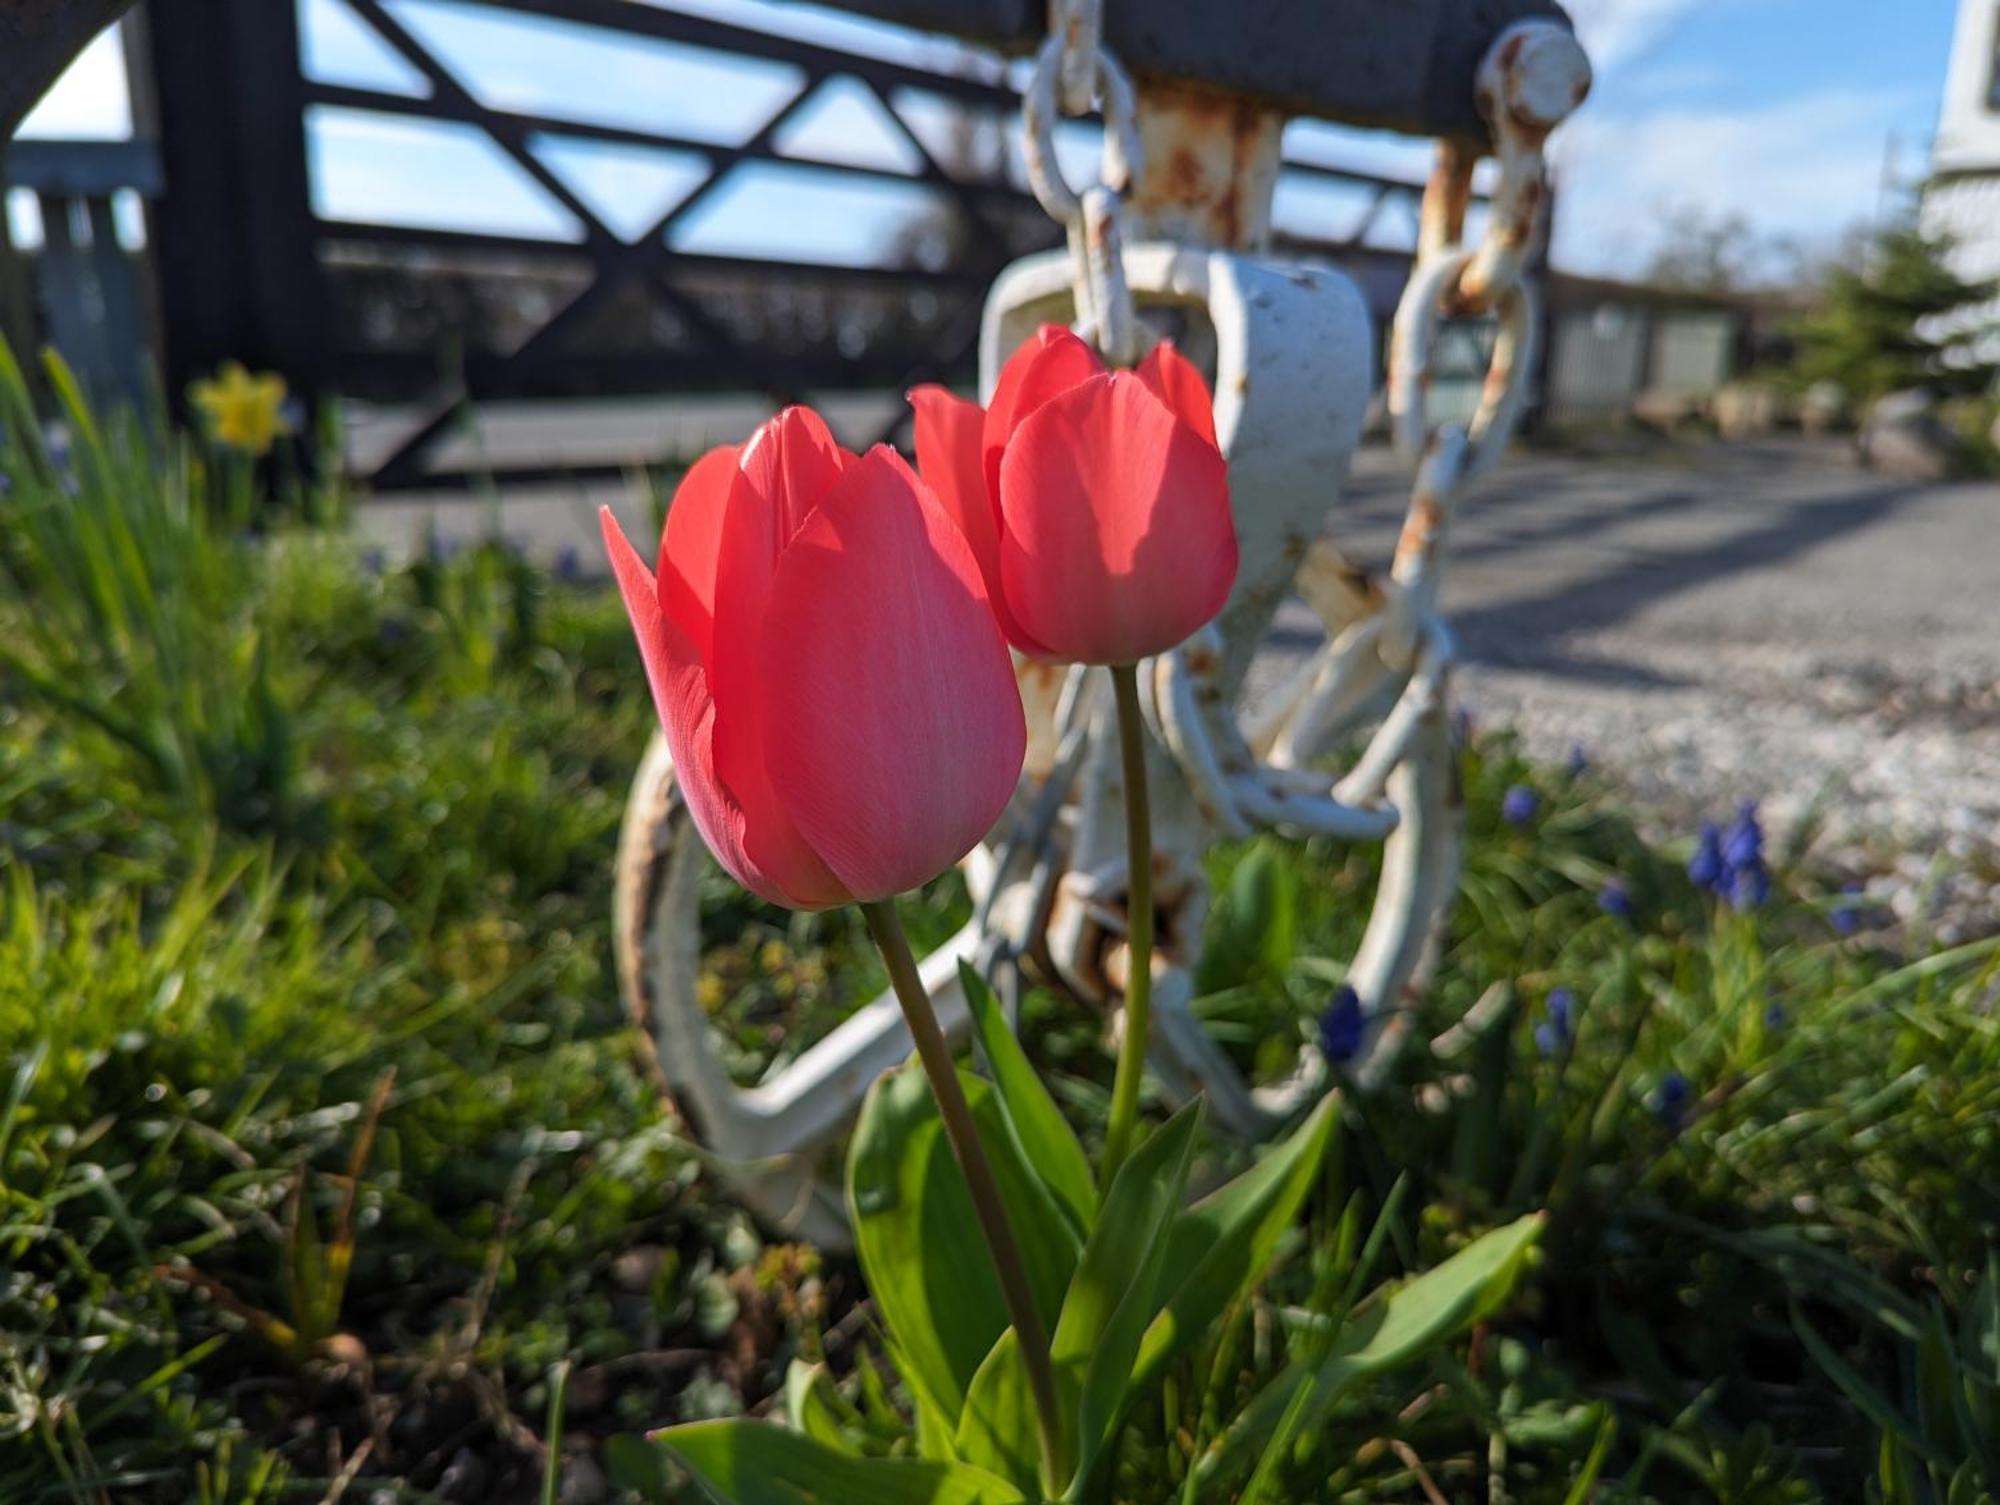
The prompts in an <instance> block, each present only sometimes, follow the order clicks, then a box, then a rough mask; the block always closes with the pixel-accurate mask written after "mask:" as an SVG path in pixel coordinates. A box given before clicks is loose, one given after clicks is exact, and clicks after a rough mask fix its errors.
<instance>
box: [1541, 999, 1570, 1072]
mask: <svg viewBox="0 0 2000 1505" xmlns="http://www.w3.org/2000/svg"><path fill="white" fill-rule="evenodd" d="M1542 1009H1543V1012H1544V1018H1543V1019H1542V1021H1541V1023H1539V1024H1537V1025H1536V1026H1535V1046H1536V1048H1537V1049H1538V1050H1540V1051H1541V1053H1542V1054H1543V1055H1545V1056H1552V1055H1554V1054H1555V1053H1556V1052H1557V1051H1559V1050H1561V1049H1562V1048H1563V1047H1564V1046H1565V1045H1567V1044H1569V1041H1570V1031H1571V1028H1572V1026H1573V1024H1574V1021H1575V1018H1576V994H1574V993H1572V992H1571V991H1570V990H1569V989H1568V988H1554V989H1551V990H1550V992H1549V996H1548V997H1547V999H1545V1000H1544V1001H1543V1003H1542Z"/></svg>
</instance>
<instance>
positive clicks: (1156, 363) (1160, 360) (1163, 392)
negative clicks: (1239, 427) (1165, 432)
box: [1134, 340, 1215, 444]
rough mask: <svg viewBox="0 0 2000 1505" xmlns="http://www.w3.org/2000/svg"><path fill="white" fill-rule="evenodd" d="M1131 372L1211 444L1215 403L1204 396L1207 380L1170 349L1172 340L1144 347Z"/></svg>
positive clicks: (1176, 352) (1212, 440)
mask: <svg viewBox="0 0 2000 1505" xmlns="http://www.w3.org/2000/svg"><path fill="white" fill-rule="evenodd" d="M1134 374H1135V375H1137V376H1138V378H1139V380H1140V381H1142V382H1144V383H1145V384H1146V385H1147V386H1149V387H1151V388H1152V389H1153V392H1154V394H1155V395H1156V396H1157V397H1158V398H1159V399H1160V401H1161V402H1164V403H1165V404H1166V405H1167V407H1168V408H1170V409H1171V410H1172V411H1173V413H1174V414H1175V416H1176V417H1178V418H1179V419H1180V421H1181V422H1182V423H1185V424H1186V425H1187V426H1188V427H1189V428H1191V429H1193V430H1194V431H1195V432H1196V433H1197V434H1199V435H1201V437H1202V438H1204V439H1206V440H1207V441H1208V442H1209V443H1210V444H1214V443H1215V403H1214V401H1213V400H1212V399H1211V398H1210V397H1209V395H1208V383H1207V382H1205V381H1203V380H1202V379H1201V373H1200V372H1199V371H1197V370H1196V369H1195V367H1194V363H1193V362H1192V361H1190V360H1189V359H1188V358H1187V357H1186V356H1184V355H1182V354H1181V353H1180V351H1178V350H1176V349H1174V347H1173V343H1172V341H1170V340H1162V341H1160V343H1159V344H1157V345H1155V346H1154V347H1153V348H1152V349H1151V350H1148V351H1147V352H1146V358H1145V359H1144V360H1142V361H1140V362H1139V364H1138V366H1137V367H1136V368H1135V369H1134Z"/></svg>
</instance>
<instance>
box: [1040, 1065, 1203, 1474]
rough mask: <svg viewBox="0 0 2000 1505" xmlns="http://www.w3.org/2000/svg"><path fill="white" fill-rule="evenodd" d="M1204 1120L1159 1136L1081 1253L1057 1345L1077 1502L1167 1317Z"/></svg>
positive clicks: (1124, 1179) (1190, 1114) (1184, 1121)
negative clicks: (1169, 1264)
mask: <svg viewBox="0 0 2000 1505" xmlns="http://www.w3.org/2000/svg"><path fill="white" fill-rule="evenodd" d="M1200 1120H1201V1102H1200V1099H1196V1100H1195V1101H1194V1102H1192V1103H1190V1104H1189V1105H1188V1106H1187V1107H1185V1108H1183V1109H1182V1110H1181V1111H1180V1112H1179V1113H1176V1114H1175V1115H1174V1116H1173V1117H1172V1118H1171V1119H1169V1120H1168V1121H1167V1122H1166V1124H1164V1125H1163V1126H1162V1127H1161V1128H1159V1129H1158V1130H1156V1131H1155V1132H1154V1134H1153V1135H1152V1137H1151V1138H1149V1139H1148V1140H1147V1141H1146V1142H1145V1143H1144V1144H1142V1145H1141V1146H1140V1147H1139V1148H1138V1150H1136V1151H1135V1152H1134V1153H1133V1155H1132V1158H1131V1159H1129V1160H1127V1161H1126V1162H1125V1164H1124V1165H1123V1166H1122V1167H1120V1168H1119V1171H1118V1175H1117V1177H1116V1178H1115V1179H1114V1180H1113V1181H1112V1183H1111V1186H1110V1188H1109V1189H1108V1190H1107V1191H1106V1192H1105V1195H1104V1205H1103V1207H1102V1209H1101V1210H1100V1212H1099V1214H1098V1219H1097V1227H1096V1229H1095V1231H1093V1232H1092V1234H1091V1236H1090V1242H1089V1243H1088V1244H1086V1245H1085V1246H1084V1249H1083V1258H1082V1259H1081V1260H1079V1261H1078V1263H1077V1267H1076V1278H1075V1279H1074V1280H1072V1281H1071V1282H1070V1287H1069V1294H1068V1295H1067V1296H1066V1297H1065V1298H1064V1300H1063V1308H1062V1320H1061V1321H1060V1322H1058V1323H1057V1324H1056V1333H1055V1338H1054V1339H1053V1341H1052V1342H1051V1343H1050V1350H1051V1356H1052V1357H1053V1358H1054V1360H1055V1366H1056V1376H1057V1383H1058V1384H1059V1385H1062V1386H1064V1387H1068V1386H1070V1385H1072V1384H1073V1385H1075V1387H1076V1393H1077V1395H1078V1402H1077V1408H1076V1418H1077V1435H1076V1439H1075V1445H1076V1459H1077V1461H1076V1473H1075V1476H1074V1478H1072V1479H1071V1481H1070V1489H1069V1493H1070V1495H1071V1496H1072V1497H1073V1496H1075V1495H1076V1493H1077V1492H1078V1491H1079V1490H1080V1489H1082V1488H1083V1486H1084V1485H1085V1484H1086V1483H1087V1482H1088V1479H1089V1476H1090V1472H1091V1469H1092V1468H1093V1467H1094V1466H1095V1464H1096V1462H1097V1459H1098V1455H1099V1454H1100V1453H1101V1452H1102V1451H1103V1449H1104V1447H1105V1445H1106V1444H1107V1443H1109V1442H1110V1441H1111V1439H1112V1437H1113V1436H1114V1435H1115V1434H1116V1432H1117V1429H1118V1425H1119V1423H1120V1422H1121V1421H1123V1419H1124V1415H1125V1407H1126V1405H1127V1403H1128V1401H1129V1399H1130V1397H1131V1394H1132V1365H1133V1361H1134V1360H1135V1359H1137V1358H1138V1356H1139V1344H1140V1342H1141V1340H1142V1339H1143V1338H1144V1337H1145V1335H1146V1329H1147V1327H1148V1326H1150V1325H1151V1323H1152V1321H1153V1318H1154V1317H1155V1316H1156V1315H1158V1313H1159V1310H1160V1304H1161V1303H1160V1289H1159V1288H1160V1284H1161V1281H1160V1271H1161V1267H1162V1265H1163V1264H1164V1263H1165V1260H1166V1253H1167V1242H1168V1239H1167V1235H1168V1232H1169V1230H1170V1229H1171V1228H1172V1227H1173V1223H1174V1219H1175V1218H1176V1217H1177V1216H1179V1214H1180V1212H1181V1203H1182V1200H1183V1198H1184V1197H1185V1196H1186V1194H1187V1178H1188V1162H1189V1160H1190V1159H1191V1157H1192V1155H1193V1153H1194V1137H1195V1129H1196V1127H1197V1126H1198V1125H1199V1123H1200Z"/></svg>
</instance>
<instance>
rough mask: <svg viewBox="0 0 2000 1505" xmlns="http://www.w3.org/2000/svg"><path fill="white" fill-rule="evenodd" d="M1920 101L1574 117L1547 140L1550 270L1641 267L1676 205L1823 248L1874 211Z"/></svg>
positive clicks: (1845, 96) (1791, 103) (1903, 93)
mask: <svg viewBox="0 0 2000 1505" xmlns="http://www.w3.org/2000/svg"><path fill="white" fill-rule="evenodd" d="M1924 103H1925V101H1924V100H1923V99H1922V98H1921V97H1919V96H1917V95H1913V94H1912V93H1911V92H1910V91H1908V90H1896V89H1854V88H1830V89H1822V90H1816V91H1813V92H1811V93H1807V94H1803V95H1799V96H1797V97H1795V98H1792V99H1786V100H1781V101H1778V102H1776V103H1772V104H1769V105H1764V106H1761V107H1759V108H1755V109H1747V110H1723V109H1707V108H1689V107H1682V108H1668V109H1660V110H1653V111H1647V112H1643V113H1637V114H1628V115H1616V116H1604V115H1599V114H1596V113H1594V112H1590V111H1586V112H1584V113H1583V114H1581V115H1579V116H1578V117H1577V119H1575V120H1574V121H1572V122H1570V124H1569V125H1568V126H1566V127H1565V128H1564V129H1563V131H1562V132H1561V133H1560V134H1559V135H1558V136H1557V138H1556V141H1555V157H1556V171H1557V174H1558V176H1557V198H1556V221H1557V223H1556V248H1555V254H1556V261H1557V264H1558V265H1560V266H1562V267H1563V268H1564V269H1565V270H1569V271H1575V272H1592V273H1602V274H1611V275H1631V274H1633V273H1636V272H1639V271H1642V270H1644V268H1645V266H1646V263H1647V262H1648V260H1649V259H1650V258H1651V255H1652V252H1653V249H1654V247H1655V245H1656V244H1657V241H1658V236H1659V231H1660V228H1661V226H1662V225H1663V224H1664V223H1665V221H1666V220H1667V218H1668V216H1669V215H1670V214H1671V213H1672V212H1673V211H1674V210H1676V209H1678V208H1683V207H1686V208H1692V209H1696V210H1699V211H1701V212H1702V213H1704V214H1706V215H1707V216H1709V217H1711V218H1714V217H1717V216H1721V215H1728V214H1740V215H1742V216H1743V218H1744V219H1745V220H1747V221H1748V222H1749V223H1750V224H1751V226H1752V227H1753V228H1754V229H1755V230H1756V232H1757V233H1758V234H1759V235H1763V236H1787V237H1791V238H1793V239H1795V240H1797V241H1799V242H1800V243H1801V244H1803V245H1805V246H1808V247H1813V246H1820V245H1825V244H1828V243H1830V242H1831V241H1832V240H1834V239H1835V238H1836V237H1837V236H1838V235H1839V234H1840V232H1841V231H1842V230H1844V229H1845V228H1847V227H1848V226H1849V225H1851V224H1853V223H1854V222H1855V221H1856V220H1859V219H1863V218H1866V217H1868V216H1870V215H1872V214H1873V213H1874V212H1875V210H1876V207H1877V205H1876V199H1877V195H1878V192H1879V186H1880V182H1881V176H1882V152H1883V144H1884V142H1885V140H1886V139H1887V137H1888V135H1889V133H1890V132H1891V131H1892V130H1894V129H1896V127H1897V126H1898V125H1899V124H1900V123H1905V122H1907V121H1908V119H1909V118H1910V116H1911V113H1912V111H1913V110H1914V109H1920V108H1921V107H1922V106H1923V104H1924Z"/></svg>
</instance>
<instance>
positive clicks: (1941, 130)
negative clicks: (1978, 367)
mask: <svg viewBox="0 0 2000 1505" xmlns="http://www.w3.org/2000/svg"><path fill="white" fill-rule="evenodd" d="M1931 173H1932V181H1931V185H1930V187H1929V188H1928V190H1927V191H1926V193H1925V198H1924V223H1925V226H1926V228H1928V229H1931V230H1934V231H1944V232H1947V233H1949V234H1950V235H1951V236H1952V238H1953V239H1954V240H1955V241H1956V242H1957V250H1956V252H1955V253H1954V256H1953V265H1954V268H1955V269H1956V270H1957V272H1958V274H1959V275H1960V276H1962V277H1965V278H1967V279H1968V280H1972V281H1986V280H1991V279H2000V0H1959V9H1958V29H1957V32H1956V33H1955V34H1954V37H1953V40H1952V50H1951V72H1950V74H1949V76H1948V78H1947V80H1946V83H1945V95H1944V108H1943V110H1942V112H1941V113H1940V115H1939V118H1938V132H1937V144H1936V147H1935V148H1934V150H1933V154H1932V158H1931ZM1968 317H1970V318H1972V319H1975V320H1977V321H1979V322H1981V323H1984V324H1986V325H1988V326H1990V327H1991V328H1992V329H1993V334H1992V336H1991V337H1990V338H1989V339H1988V341H1987V342H1986V343H1985V344H1984V345H1983V346H1982V348H1981V352H1980V353H1981V355H1982V357H1983V358H1985V359H1987V360H1993V359H2000V299H1996V300H1995V301H1994V302H1992V303H1989V304H1987V305H1986V306H1985V307H1984V308H1982V309H1979V310H1977V311H1976V312H1974V313H1972V314H1970V315H1968Z"/></svg>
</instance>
